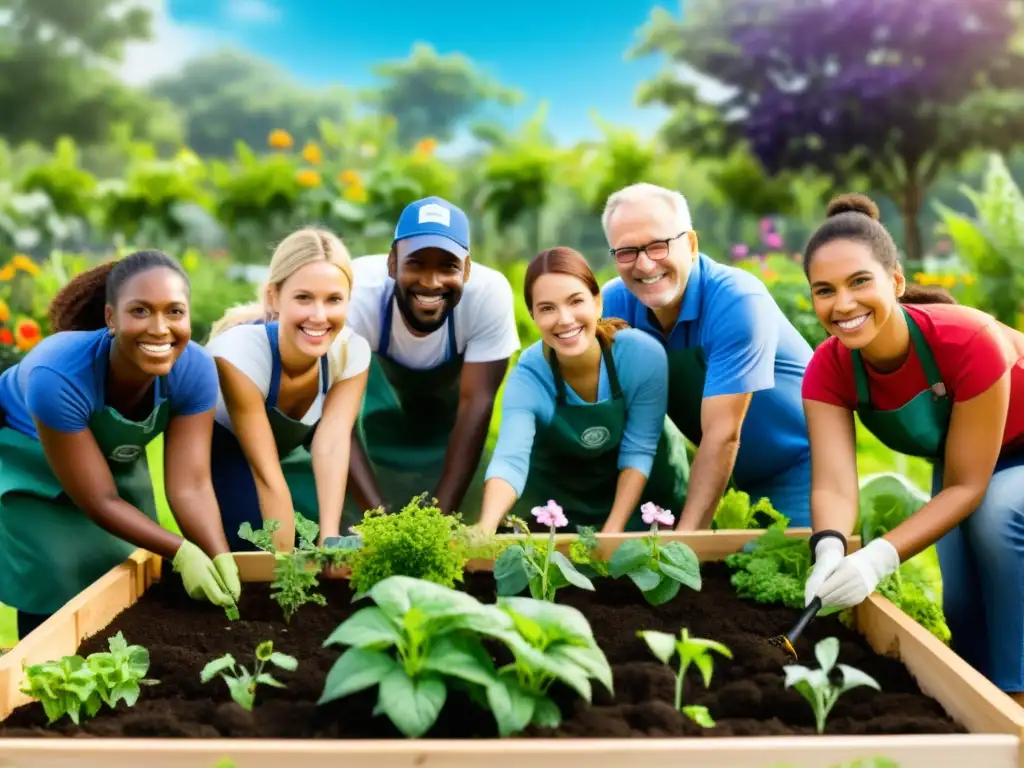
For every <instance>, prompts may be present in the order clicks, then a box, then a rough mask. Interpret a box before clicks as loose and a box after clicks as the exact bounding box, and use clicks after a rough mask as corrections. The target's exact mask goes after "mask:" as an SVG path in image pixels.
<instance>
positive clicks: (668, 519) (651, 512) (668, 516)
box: [640, 501, 676, 525]
mask: <svg viewBox="0 0 1024 768" xmlns="http://www.w3.org/2000/svg"><path fill="white" fill-rule="evenodd" d="M640 514H641V515H642V516H643V520H644V523H646V524H647V525H651V524H652V523H661V524H662V525H672V523H674V522H675V521H676V519H675V517H674V516H673V515H672V513H671V512H669V511H668V510H667V509H662V508H661V507H659V506H658V505H657V504H655V503H654V502H651V501H648V502H646V503H644V504H641V505H640Z"/></svg>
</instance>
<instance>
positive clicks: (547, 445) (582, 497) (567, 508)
mask: <svg viewBox="0 0 1024 768" xmlns="http://www.w3.org/2000/svg"><path fill="white" fill-rule="evenodd" d="M601 354H602V356H603V357H604V363H605V367H606V370H607V372H608V382H609V384H610V385H611V392H612V396H611V398H610V399H609V400H605V401H603V402H600V403H582V404H576V405H573V404H570V403H568V402H567V398H566V384H565V379H564V378H563V377H562V372H561V368H560V367H559V364H558V358H557V357H556V356H555V355H553V354H552V355H551V356H550V358H549V364H550V365H551V372H552V374H553V375H554V378H555V391H556V401H555V413H554V416H553V417H552V419H551V422H550V423H549V424H547V425H538V427H537V433H536V436H535V438H534V442H533V450H532V452H531V454H530V470H529V471H530V474H529V477H528V478H527V481H526V487H525V488H524V489H523V494H522V496H520V498H519V499H518V500H517V502H516V504H515V505H514V506H513V508H512V514H514V515H516V516H518V517H520V518H522V519H523V520H525V521H527V522H528V523H531V524H532V523H534V520H533V517H532V514H531V512H530V510H532V509H533V507H537V506H542V505H544V504H546V503H547V502H548V500H549V499H553V500H554V501H555V502H557V503H558V504H559V506H561V507H562V511H563V512H564V513H565V515H566V517H567V518H568V520H569V530H575V529H576V528H577V527H578V526H581V525H585V526H593V527H595V528H598V529H600V528H601V527H602V526H603V525H604V523H605V521H606V520H607V519H608V515H609V514H610V513H611V510H612V505H613V504H614V501H615V491H616V486H617V484H618V479H619V446H620V445H621V443H622V435H623V432H624V430H625V425H626V419H627V416H628V414H627V411H626V401H625V398H624V397H623V395H622V388H621V387H620V385H619V377H618V373H617V372H616V370H615V361H614V359H613V356H612V352H611V349H610V348H609V347H606V346H604V345H602V348H601ZM689 473H690V465H689V462H688V461H687V458H686V441H685V440H684V439H683V435H682V433H681V432H679V430H678V429H677V428H676V427H675V425H674V424H672V422H671V421H670V420H669V419H668V418H666V419H665V428H664V430H663V431H662V434H661V437H660V439H659V441H658V449H657V453H656V454H655V459H654V466H653V467H652V469H651V474H650V476H649V478H648V481H647V485H646V486H645V488H644V492H643V494H642V495H641V497H640V504H638V505H637V507H636V509H634V510H633V514H632V515H630V517H629V520H628V521H627V522H626V530H627V531H638V530H644V529H646V528H649V527H650V526H648V525H646V524H645V523H644V522H643V520H642V519H641V516H640V505H641V504H643V503H644V502H647V501H653V502H654V503H655V504H657V505H658V506H660V507H662V508H663V509H668V510H670V511H671V512H672V513H673V514H674V515H675V516H676V518H677V519H678V517H679V512H680V511H681V510H682V507H683V504H684V503H685V501H686V490H687V483H688V482H689Z"/></svg>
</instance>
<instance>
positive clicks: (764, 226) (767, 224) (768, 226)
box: [760, 218, 774, 235]
mask: <svg viewBox="0 0 1024 768" xmlns="http://www.w3.org/2000/svg"><path fill="white" fill-rule="evenodd" d="M773 226H774V225H773V223H772V220H771V219H769V218H764V219H761V222H760V227H761V234H763V235H767V234H768V233H769V232H771V231H772V228H773Z"/></svg>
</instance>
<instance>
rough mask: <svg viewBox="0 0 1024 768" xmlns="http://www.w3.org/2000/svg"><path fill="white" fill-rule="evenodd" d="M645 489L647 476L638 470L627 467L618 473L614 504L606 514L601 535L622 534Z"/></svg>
mask: <svg viewBox="0 0 1024 768" xmlns="http://www.w3.org/2000/svg"><path fill="white" fill-rule="evenodd" d="M646 487H647V476H646V475H644V473H643V472H640V471H639V470H636V469H633V468H632V467H628V468H626V469H624V470H622V471H621V472H619V480H618V483H616V485H615V502H614V503H613V504H612V511H611V512H610V513H609V514H608V519H607V520H606V521H605V524H604V527H603V528H602V529H601V533H622V532H623V531H624V530H625V529H626V522H627V521H628V520H629V517H630V515H632V514H633V511H634V510H635V509H636V508H637V505H639V503H640V495H641V494H642V493H643V492H644V488H646Z"/></svg>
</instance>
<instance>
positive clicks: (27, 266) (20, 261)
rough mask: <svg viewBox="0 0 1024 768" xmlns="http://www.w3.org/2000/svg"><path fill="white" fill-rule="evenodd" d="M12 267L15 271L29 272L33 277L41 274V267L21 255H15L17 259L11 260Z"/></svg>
mask: <svg viewBox="0 0 1024 768" xmlns="http://www.w3.org/2000/svg"><path fill="white" fill-rule="evenodd" d="M11 266H12V267H14V268H15V269H20V270H21V271H22V272H27V273H28V274H30V275H32V276H33V277H35V276H36V275H38V274H39V265H38V264H36V263H35V262H34V261H32V259H30V258H29V257H28V256H25V255H24V254H21V253H19V254H17V255H15V257H14V258H13V259H11Z"/></svg>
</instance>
